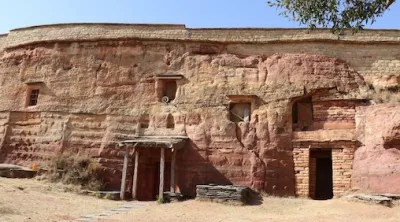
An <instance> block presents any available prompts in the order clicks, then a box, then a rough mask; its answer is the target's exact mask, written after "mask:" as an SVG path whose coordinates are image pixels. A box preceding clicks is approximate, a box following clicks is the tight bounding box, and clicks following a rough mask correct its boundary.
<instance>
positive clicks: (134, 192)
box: [132, 150, 139, 200]
mask: <svg viewBox="0 0 400 222" xmlns="http://www.w3.org/2000/svg"><path fill="white" fill-rule="evenodd" d="M138 166H139V150H136V152H135V169H134V170H133V183H132V198H133V199H134V200H136V198H137V180H138Z"/></svg>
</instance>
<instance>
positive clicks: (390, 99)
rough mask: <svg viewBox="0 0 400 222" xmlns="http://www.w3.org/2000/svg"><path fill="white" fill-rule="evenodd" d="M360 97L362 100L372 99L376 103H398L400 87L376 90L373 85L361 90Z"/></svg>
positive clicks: (399, 100)
mask: <svg viewBox="0 0 400 222" xmlns="http://www.w3.org/2000/svg"><path fill="white" fill-rule="evenodd" d="M360 95H361V97H362V98H365V99H370V100H372V101H373V102H375V103H397V102H400V86H392V87H386V88H378V87H375V88H374V87H373V86H372V85H371V86H369V87H367V88H363V89H361V91H360Z"/></svg>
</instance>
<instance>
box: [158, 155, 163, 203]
mask: <svg viewBox="0 0 400 222" xmlns="http://www.w3.org/2000/svg"><path fill="white" fill-rule="evenodd" d="M164 165H165V148H164V147H162V148H161V158H160V186H159V187H158V198H159V199H162V198H163V197H164Z"/></svg>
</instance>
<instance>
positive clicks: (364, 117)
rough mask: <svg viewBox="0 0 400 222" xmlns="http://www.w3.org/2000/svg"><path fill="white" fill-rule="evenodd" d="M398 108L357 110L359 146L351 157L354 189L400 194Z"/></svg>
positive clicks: (384, 107) (365, 108)
mask: <svg viewBox="0 0 400 222" xmlns="http://www.w3.org/2000/svg"><path fill="white" fill-rule="evenodd" d="M399 108H400V106H399V105H397V104H382V105H375V106H369V107H364V108H362V109H360V110H359V112H358V113H359V115H360V119H361V123H360V124H359V125H360V126H362V129H361V130H362V134H361V135H362V136H361V138H360V141H361V142H362V145H361V147H359V148H358V149H357V151H356V152H355V156H354V165H353V172H354V174H353V187H354V188H357V189H361V190H365V191H372V192H376V193H400V187H399V186H398V184H399V183H400V150H399V143H398V141H399V140H398V139H399V133H400V132H399V125H400V124H399V123H400V110H399Z"/></svg>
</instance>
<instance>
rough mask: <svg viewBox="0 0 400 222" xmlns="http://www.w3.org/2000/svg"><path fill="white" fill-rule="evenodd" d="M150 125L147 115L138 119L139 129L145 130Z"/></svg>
mask: <svg viewBox="0 0 400 222" xmlns="http://www.w3.org/2000/svg"><path fill="white" fill-rule="evenodd" d="M149 125H150V118H149V115H143V116H142V117H141V118H140V129H147V128H149Z"/></svg>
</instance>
